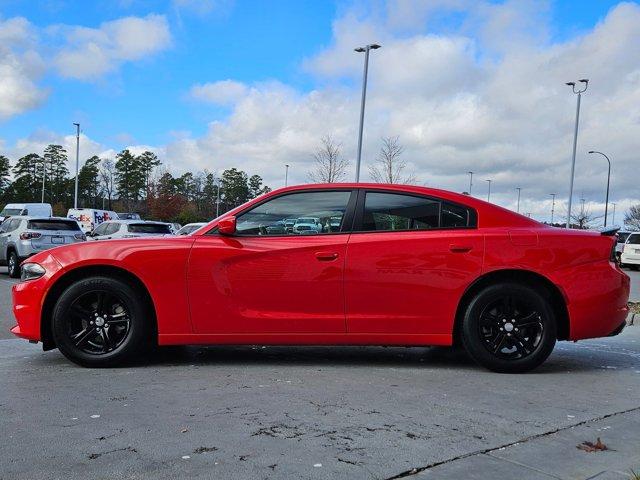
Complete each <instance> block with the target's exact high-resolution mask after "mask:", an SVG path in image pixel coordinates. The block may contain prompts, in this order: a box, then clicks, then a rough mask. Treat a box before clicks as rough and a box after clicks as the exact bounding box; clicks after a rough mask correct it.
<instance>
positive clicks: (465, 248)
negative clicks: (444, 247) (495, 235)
mask: <svg viewBox="0 0 640 480" xmlns="http://www.w3.org/2000/svg"><path fill="white" fill-rule="evenodd" d="M471 250H473V246H471V245H458V244H456V243H452V244H451V245H449V251H450V252H453V253H466V252H470V251H471Z"/></svg>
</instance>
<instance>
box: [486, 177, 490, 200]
mask: <svg viewBox="0 0 640 480" xmlns="http://www.w3.org/2000/svg"><path fill="white" fill-rule="evenodd" d="M485 181H486V182H489V191H488V192H487V202H488V201H489V200H491V180H485Z"/></svg>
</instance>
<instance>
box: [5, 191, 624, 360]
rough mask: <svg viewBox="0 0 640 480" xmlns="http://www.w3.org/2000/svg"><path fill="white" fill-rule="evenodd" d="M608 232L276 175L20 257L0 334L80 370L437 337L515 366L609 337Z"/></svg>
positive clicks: (441, 196)
mask: <svg viewBox="0 0 640 480" xmlns="http://www.w3.org/2000/svg"><path fill="white" fill-rule="evenodd" d="M611 235H612V232H608V235H607V234H599V233H595V232H585V231H574V230H563V229H558V228H552V227H548V226H545V225H542V224H540V223H538V222H536V221H534V220H531V219H529V218H526V217H524V216H521V215H518V214H516V213H514V212H511V211H509V210H505V209H503V208H500V207H498V206H496V205H492V204H489V203H486V202H483V201H481V200H478V199H476V198H473V197H470V196H465V195H459V194H456V193H452V192H447V191H443V190H436V189H431V188H423V187H415V186H405V185H403V186H399V185H381V184H328V185H304V186H297V187H289V188H284V189H280V190H277V191H274V192H271V193H269V194H267V195H264V196H262V197H259V198H256V199H254V200H252V201H250V202H248V203H246V204H245V205H242V206H240V207H238V208H236V209H235V210H232V211H231V212H228V213H227V214H225V215H223V216H222V217H221V218H219V219H216V220H214V221H213V222H211V223H209V224H208V225H206V226H204V227H202V228H200V229H199V230H197V231H196V232H194V233H193V234H192V235H188V236H181V237H172V238H167V237H163V238H154V239H126V240H111V241H106V242H100V241H98V242H90V243H83V244H75V245H68V246H62V247H58V248H55V249H53V250H49V251H46V252H42V253H39V254H37V255H34V256H33V257H31V258H29V259H28V260H27V261H26V262H25V263H23V265H22V282H20V283H18V284H16V285H15V286H14V287H13V302H14V312H15V316H16V318H17V323H18V324H17V325H16V326H15V327H14V328H13V329H12V332H13V333H14V334H16V335H17V336H19V337H22V338H26V339H28V340H31V341H41V342H42V343H43V345H44V349H45V350H48V349H52V348H59V349H60V351H61V352H62V353H63V354H64V355H66V356H67V357H68V358H69V359H71V360H72V361H74V362H76V363H79V364H81V365H85V366H92V367H98V366H112V365H115V364H118V363H121V362H123V361H125V360H127V359H129V358H131V357H132V356H134V355H137V354H139V353H140V352H141V351H142V349H143V348H144V347H146V346H150V345H154V344H159V345H184V344H200V345H203V344H207V345H209V344H269V345H301V344H305V345H310V344H314V345H315V344H321V345H406V346H417V345H452V344H454V343H461V344H462V345H464V347H465V348H466V349H467V351H468V352H469V354H470V355H471V357H473V358H474V359H475V360H476V361H477V362H478V363H480V364H481V365H483V366H485V367H487V368H489V369H491V370H495V371H500V372H522V371H526V370H530V369H532V368H534V367H536V366H538V365H540V364H541V363H542V362H543V361H544V360H545V359H546V358H547V357H548V356H549V354H550V353H551V351H552V350H553V347H554V345H555V343H556V341H557V340H580V339H584V338H591V337H602V336H607V335H615V334H617V333H619V332H620V331H621V330H622V328H623V326H624V324H625V318H626V315H627V300H628V296H629V277H627V276H626V275H625V274H624V273H623V272H622V271H621V270H620V269H619V268H618V266H617V264H616V262H615V240H614V237H613V236H611Z"/></svg>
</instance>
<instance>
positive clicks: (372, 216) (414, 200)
mask: <svg viewBox="0 0 640 480" xmlns="http://www.w3.org/2000/svg"><path fill="white" fill-rule="evenodd" d="M439 217H440V202H439V201H436V200H431V199H428V198H422V197H414V196H410V195H399V194H396V193H377V192H367V194H366V196H365V201H364V216H363V219H362V230H364V231H380V230H426V229H430V228H438V226H439Z"/></svg>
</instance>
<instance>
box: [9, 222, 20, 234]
mask: <svg viewBox="0 0 640 480" xmlns="http://www.w3.org/2000/svg"><path fill="white" fill-rule="evenodd" d="M18 226H20V220H17V219H15V218H13V219H11V220H9V225H7V230H6V231H7V233H9V232H13V231H14V230H16V229H17V228H18Z"/></svg>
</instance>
